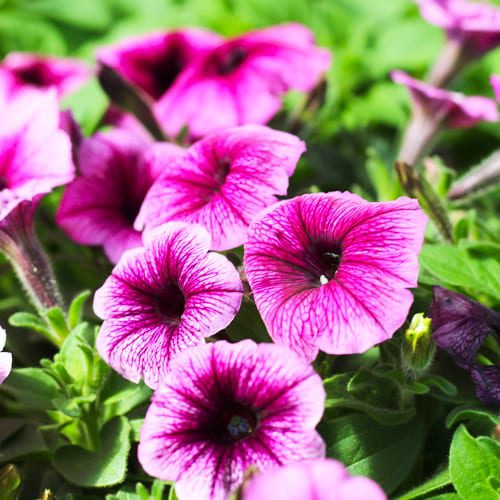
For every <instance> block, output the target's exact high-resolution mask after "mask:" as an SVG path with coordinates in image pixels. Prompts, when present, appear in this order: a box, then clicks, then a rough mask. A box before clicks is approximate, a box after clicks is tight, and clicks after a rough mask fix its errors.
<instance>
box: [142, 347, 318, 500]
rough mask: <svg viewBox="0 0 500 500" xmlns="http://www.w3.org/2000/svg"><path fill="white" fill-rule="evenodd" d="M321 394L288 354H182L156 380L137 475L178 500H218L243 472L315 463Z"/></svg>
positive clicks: (206, 350)
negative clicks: (170, 486)
mask: <svg viewBox="0 0 500 500" xmlns="http://www.w3.org/2000/svg"><path fill="white" fill-rule="evenodd" d="M324 400H325V392H324V389H323V385H322V383H321V379H320V377H319V375H317V374H316V373H315V372H314V370H313V369H312V367H311V366H310V365H309V364H307V363H306V362H305V361H304V360H302V359H301V358H299V357H298V356H296V355H295V354H294V353H293V352H290V351H289V350H288V349H285V348H283V347H280V346H276V345H273V344H255V343H254V342H253V341H251V340H245V341H243V342H239V343H237V344H229V343H227V342H225V341H220V342H215V343H211V344H207V345H203V346H199V347H194V348H192V349H189V350H187V351H186V352H184V353H183V354H182V355H181V356H179V357H178V358H177V360H176V361H175V363H174V364H173V365H172V370H171V372H170V373H169V374H168V375H167V376H166V377H165V378H164V379H163V380H162V383H161V384H160V386H159V387H158V390H157V391H156V392H155V394H154V396H153V398H152V403H151V406H150V407H149V409H148V411H147V413H146V418H145V420H144V425H143V427H142V429H141V436H140V442H139V450H138V455H139V461H140V463H141V465H142V466H143V468H144V470H145V471H146V472H147V473H148V474H150V475H152V476H154V477H158V478H160V479H164V480H167V481H175V491H176V494H177V496H178V497H179V498H180V500H189V499H193V498H196V499H198V500H205V499H206V500H208V499H210V500H225V499H227V498H228V496H229V494H230V493H231V492H232V491H233V490H234V489H235V488H236V487H237V486H238V485H239V484H241V482H242V481H243V477H244V473H245V471H246V469H247V468H248V467H249V466H254V467H257V468H258V469H261V470H266V469H269V468H273V467H277V466H281V465H284V464H287V463H290V462H296V461H300V460H307V459H313V458H321V457H323V456H324V455H325V445H324V443H323V441H322V439H321V438H320V436H319V434H318V433H317V432H316V431H315V427H316V425H317V424H318V422H319V420H320V418H321V415H322V413H323V405H324Z"/></svg>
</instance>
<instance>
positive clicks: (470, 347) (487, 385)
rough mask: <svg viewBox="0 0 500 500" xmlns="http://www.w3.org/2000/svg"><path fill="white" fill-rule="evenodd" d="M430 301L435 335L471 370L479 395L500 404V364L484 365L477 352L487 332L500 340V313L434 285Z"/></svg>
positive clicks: (458, 363) (435, 338) (461, 364)
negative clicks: (480, 361)
mask: <svg viewBox="0 0 500 500" xmlns="http://www.w3.org/2000/svg"><path fill="white" fill-rule="evenodd" d="M433 292H434V297H433V300H432V304H431V309H430V316H431V318H432V331H433V338H434V341H435V342H436V344H437V346H438V347H439V348H440V349H442V350H444V351H446V352H447V353H448V354H449V355H450V356H451V357H452V358H453V360H454V361H455V363H456V364H457V365H458V366H460V367H461V368H463V369H465V370H469V371H470V372H471V375H472V379H473V381H474V384H475V386H476V394H477V396H478V398H479V399H480V400H481V401H483V402H484V403H487V404H496V405H500V364H499V360H498V359H496V360H494V362H493V364H492V365H489V366H483V365H481V364H479V363H478V362H477V355H478V353H479V350H480V348H481V346H482V345H483V344H484V342H485V340H486V339H487V337H488V336H491V337H493V339H494V341H496V342H500V313H497V312H496V311H493V310H492V309H489V308H488V307H486V306H483V305H482V304H480V303H479V302H476V301H475V300H472V299H470V298H469V297H466V296H465V295H462V294H460V293H457V292H452V291H451V290H447V289H445V288H441V287H439V286H435V287H434V288H433Z"/></svg>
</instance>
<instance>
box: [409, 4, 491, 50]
mask: <svg viewBox="0 0 500 500" xmlns="http://www.w3.org/2000/svg"><path fill="white" fill-rule="evenodd" d="M416 2H417V4H418V5H419V6H420V13H421V14H422V17H424V18H425V19H426V20H427V21H428V22H429V23H431V24H435V25H436V26H439V27H441V28H443V29H444V30H446V33H447V35H448V37H449V38H451V39H458V40H460V41H462V43H464V44H465V45H466V46H467V48H468V50H471V51H474V52H475V53H477V55H480V54H484V53H485V52H487V51H488V50H491V49H494V48H495V47H498V46H499V45H500V8H498V7H497V6H494V5H489V4H488V3H483V2H468V1H466V0H416Z"/></svg>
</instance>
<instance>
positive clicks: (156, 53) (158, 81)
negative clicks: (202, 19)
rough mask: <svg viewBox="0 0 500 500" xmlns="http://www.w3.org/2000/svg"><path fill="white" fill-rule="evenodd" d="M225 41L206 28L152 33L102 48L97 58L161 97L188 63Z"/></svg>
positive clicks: (153, 94)
mask: <svg viewBox="0 0 500 500" xmlns="http://www.w3.org/2000/svg"><path fill="white" fill-rule="evenodd" d="M221 41H222V38H221V37H219V36H218V35H216V34H215V33H211V32H210V31H207V30H203V29H185V30H180V31H171V32H161V33H152V34H148V35H141V36H136V37H130V38H127V39H125V40H122V41H121V42H119V43H118V44H116V45H111V46H108V47H104V48H101V49H100V50H99V51H98V52H97V59H98V61H99V62H101V63H103V64H106V65H108V66H110V67H111V68H113V69H114V70H115V71H117V72H118V73H119V74H120V75H122V76H123V77H125V78H126V79H127V80H129V81H130V82H131V83H133V84H135V85H137V86H138V87H139V88H140V89H142V90H143V91H144V92H146V93H147V94H149V95H150V96H151V97H152V98H153V99H155V100H157V99H159V98H160V97H162V96H163V95H164V94H165V92H166V91H167V90H168V89H169V88H170V87H171V86H172V84H173V83H174V82H175V81H176V79H177V77H178V76H179V74H180V73H181V71H182V70H183V69H184V68H185V67H186V66H187V65H188V64H190V63H192V62H193V61H194V60H195V59H196V58H198V57H200V56H201V55H202V54H203V53H205V52H206V51H208V50H209V49H211V48H213V47H215V46H216V45H218V44H220V43H221Z"/></svg>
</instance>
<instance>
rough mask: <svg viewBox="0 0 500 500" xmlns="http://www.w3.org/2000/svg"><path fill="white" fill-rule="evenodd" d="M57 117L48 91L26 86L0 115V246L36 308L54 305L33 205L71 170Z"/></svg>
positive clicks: (67, 146)
mask: <svg viewBox="0 0 500 500" xmlns="http://www.w3.org/2000/svg"><path fill="white" fill-rule="evenodd" d="M59 118H60V115H59V109H58V102H57V98H56V94H55V92H54V91H48V92H34V91H33V92H31V91H30V92H25V93H21V94H19V95H18V96H16V97H14V98H12V100H10V101H9V103H8V104H7V105H6V106H5V107H4V108H3V109H2V120H1V121H0V250H1V251H3V252H4V253H6V254H7V255H8V256H9V257H10V259H11V261H12V263H13V265H14V267H15V268H16V270H17V272H18V275H19V276H20V278H21V279H22V280H23V283H24V284H25V286H26V288H27V290H28V291H29V292H30V293H31V295H32V299H33V301H34V303H35V305H36V306H37V307H39V308H44V307H52V306H53V305H56V303H57V300H58V297H57V292H56V291H55V289H54V287H55V285H54V283H53V279H52V274H51V270H50V264H49V263H48V262H47V260H46V257H45V256H44V254H43V252H42V250H41V248H40V246H39V244H38V241H37V240H36V237H35V234H34V229H33V217H34V213H35V208H36V205H37V203H38V202H39V200H40V199H41V198H42V197H43V196H44V195H45V194H47V193H49V192H50V191H51V190H52V189H53V188H54V187H56V186H60V185H63V184H66V183H67V182H70V181H71V180H72V179H73V176H74V166H73V163H72V160H71V144H70V140H69V138H68V136H67V135H66V133H64V132H63V131H62V130H60V129H59Z"/></svg>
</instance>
